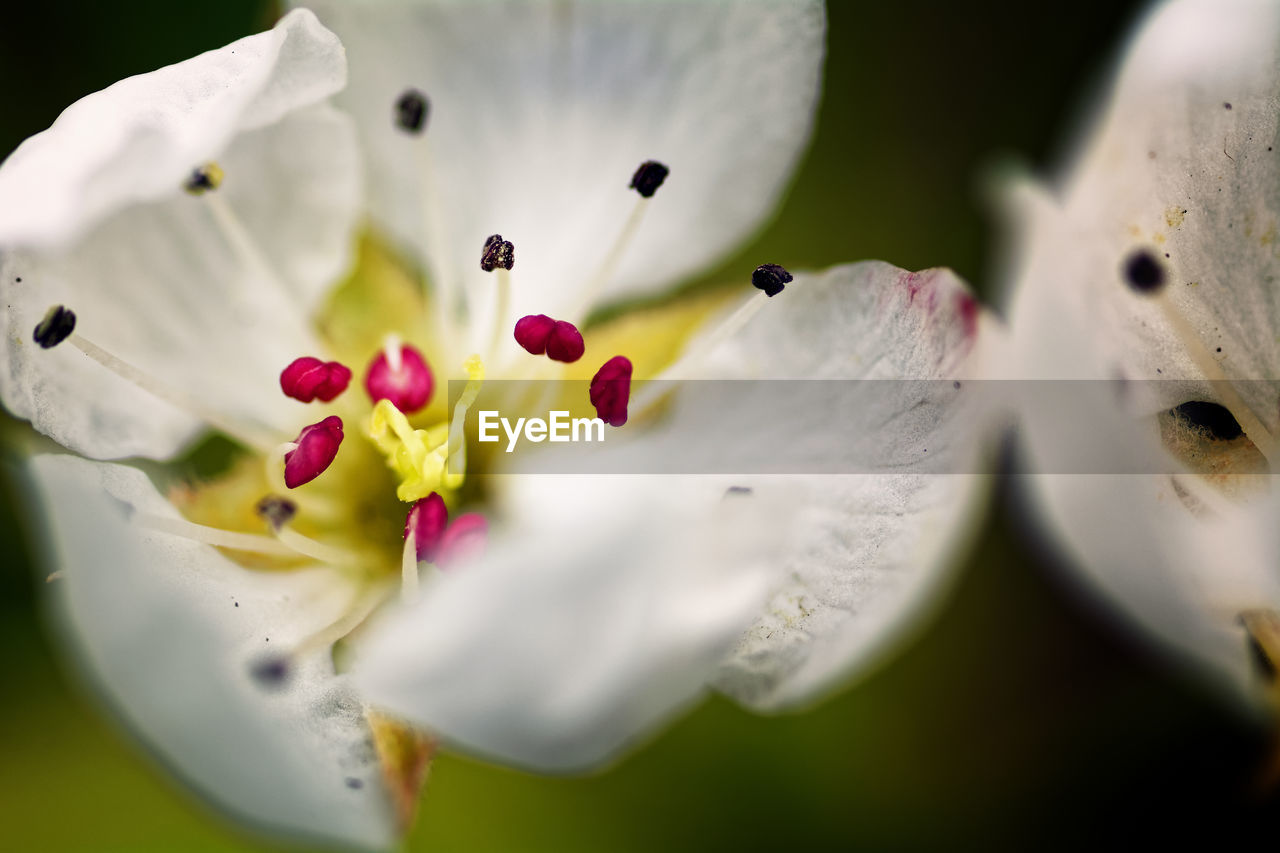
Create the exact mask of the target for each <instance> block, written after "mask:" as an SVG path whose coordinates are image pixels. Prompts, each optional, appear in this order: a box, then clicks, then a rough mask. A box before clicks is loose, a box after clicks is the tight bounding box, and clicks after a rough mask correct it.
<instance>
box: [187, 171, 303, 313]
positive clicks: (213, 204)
mask: <svg viewBox="0 0 1280 853" xmlns="http://www.w3.org/2000/svg"><path fill="white" fill-rule="evenodd" d="M204 205H205V207H206V208H208V210H209V214H210V215H211V216H212V217H213V221H214V224H215V225H217V226H218V230H219V232H221V234H222V238H223V239H224V240H226V241H227V245H228V246H229V247H230V248H231V251H232V252H234V253H235V256H236V258H237V259H238V260H239V261H240V265H241V266H242V267H244V268H245V269H246V270H248V271H249V273H250V274H251V275H252V276H253V277H254V278H256V279H258V281H260V282H264V283H266V284H267V285H268V286H269V287H271V288H272V289H274V290H276V291H278V292H280V293H294V292H295V291H294V288H293V287H291V286H290V285H289V284H288V283H286V282H285V280H284V279H283V278H281V276H280V275H278V274H277V273H276V271H275V268H274V267H272V266H271V262H270V261H268V260H267V256H266V254H264V253H263V251H262V250H261V249H260V248H258V244H257V243H256V242H255V241H254V239H253V236H252V232H250V231H249V229H248V228H247V227H245V224H244V223H243V222H241V221H240V217H239V216H237V215H236V213H235V211H234V210H232V209H231V205H230V204H229V203H228V202H227V199H226V197H225V196H223V195H221V194H214V195H210V196H206V197H205V200H204ZM241 287H242V288H243V290H244V291H245V292H243V293H242V294H241V298H242V299H245V300H246V301H247V300H248V299H249V298H250V296H251V294H250V293H248V292H247V291H248V289H249V285H248V284H247V283H242V284H241Z"/></svg>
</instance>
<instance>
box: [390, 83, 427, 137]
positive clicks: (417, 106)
mask: <svg viewBox="0 0 1280 853" xmlns="http://www.w3.org/2000/svg"><path fill="white" fill-rule="evenodd" d="M430 113H431V102H430V101H428V100H427V96H426V95H424V94H422V93H421V92H419V91H418V90H417V89H407V90H405V92H404V94H403V95H401V96H400V97H399V98H397V99H396V127H398V128H400V129H401V130H403V131H405V132H406V133H410V134H414V135H417V134H419V133H422V131H423V130H424V129H425V128H426V126H427V117H428V116H429V115H430Z"/></svg>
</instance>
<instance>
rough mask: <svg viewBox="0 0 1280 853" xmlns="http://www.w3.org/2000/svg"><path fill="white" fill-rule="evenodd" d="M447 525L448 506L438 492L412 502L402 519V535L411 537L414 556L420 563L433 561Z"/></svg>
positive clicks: (438, 551)
mask: <svg viewBox="0 0 1280 853" xmlns="http://www.w3.org/2000/svg"><path fill="white" fill-rule="evenodd" d="M448 526H449V508H448V507H446V506H445V503H444V498H442V497H440V494H439V493H438V492H432V493H431V494H429V495H427V496H426V497H425V498H422V499H421V500H419V501H416V502H414V504H413V506H412V507H411V508H410V509H409V514H408V515H407V516H406V517H405V520H404V535H405V538H406V539H409V538H412V539H413V546H414V557H415V560H416V561H417V562H420V563H434V562H435V559H436V555H437V554H438V553H440V545H441V540H442V537H443V536H444V532H445V528H447V527H448Z"/></svg>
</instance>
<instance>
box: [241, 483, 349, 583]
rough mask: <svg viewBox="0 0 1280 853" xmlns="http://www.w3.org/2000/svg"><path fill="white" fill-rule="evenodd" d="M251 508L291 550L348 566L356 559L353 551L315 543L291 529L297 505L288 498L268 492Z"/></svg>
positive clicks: (282, 543) (321, 560) (323, 560)
mask: <svg viewBox="0 0 1280 853" xmlns="http://www.w3.org/2000/svg"><path fill="white" fill-rule="evenodd" d="M254 511H255V512H256V513H257V514H258V517H259V518H261V519H262V520H263V521H265V522H267V526H269V527H270V528H271V532H272V533H273V534H274V535H275V538H276V539H277V540H278V541H279V542H280V544H281V545H284V546H285V547H286V548H288V549H289V550H290V551H294V552H296V553H298V554H301V555H303V556H304V557H310V558H312V559H313V560H319V561H320V562H322V563H331V564H333V565H340V566H341V565H345V566H349V565H352V564H353V563H355V562H357V557H356V555H355V554H353V553H352V552H350V551H347V550H346V549H344V548H335V547H333V546H332V545H326V544H324V543H323V542H317V541H316V540H314V539H312V538H311V537H309V536H303V535H302V534H301V533H299V532H298V531H296V530H293V529H292V528H290V527H289V522H291V521H293V518H294V516H296V515H297V514H298V505H297V504H295V503H294V502H293V501H291V500H289V499H288V498H285V497H281V496H279V495H267V496H266V497H265V498H263V499H262V500H260V501H258V504H257V506H255V507H254Z"/></svg>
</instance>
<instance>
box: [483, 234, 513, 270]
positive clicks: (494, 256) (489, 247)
mask: <svg viewBox="0 0 1280 853" xmlns="http://www.w3.org/2000/svg"><path fill="white" fill-rule="evenodd" d="M515 264H516V247H515V246H514V245H512V244H511V242H510V241H507V240H503V239H502V235H501V234H491V235H490V236H489V237H488V239H486V240H485V241H484V249H483V250H482V251H481V253H480V269H482V270H484V271H485V272H493V271H494V270H495V269H498V268H499V267H501V268H502V269H504V270H509V269H511V268H512V267H514V266H515Z"/></svg>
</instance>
